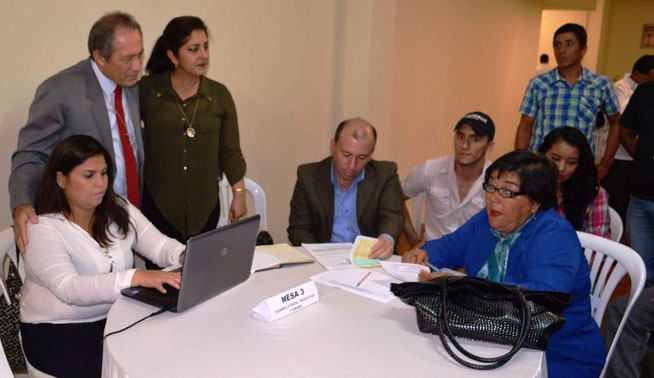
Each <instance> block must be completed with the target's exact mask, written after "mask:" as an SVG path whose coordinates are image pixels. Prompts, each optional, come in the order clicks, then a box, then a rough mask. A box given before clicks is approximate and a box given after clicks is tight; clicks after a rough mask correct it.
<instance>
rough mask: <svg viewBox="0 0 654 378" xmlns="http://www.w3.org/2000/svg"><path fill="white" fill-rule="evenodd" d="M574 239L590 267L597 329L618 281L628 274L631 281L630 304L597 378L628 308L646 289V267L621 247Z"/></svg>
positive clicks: (586, 237) (593, 237)
mask: <svg viewBox="0 0 654 378" xmlns="http://www.w3.org/2000/svg"><path fill="white" fill-rule="evenodd" d="M577 236H578V237H579V242H580V243H581V246H582V247H583V248H584V253H585V255H586V259H587V260H588V261H589V264H590V280H591V290H590V304H591V314H592V316H593V319H595V322H597V325H598V326H601V324H602V319H603V318H604V312H605V311H606V307H607V305H608V302H609V299H610V298H611V295H612V294H613V291H614V290H615V288H616V286H618V283H619V282H620V280H622V278H623V277H624V276H625V274H629V278H630V279H631V291H630V293H629V301H628V302H627V308H626V309H625V312H624V316H623V317H622V319H621V320H620V325H619V326H618V329H617V331H616V333H615V337H614V338H613V342H612V343H611V347H610V348H609V352H608V353H607V355H606V363H605V364H604V369H602V374H601V375H600V376H601V377H603V376H604V374H605V372H606V367H607V366H608V364H609V360H610V359H611V355H612V354H613V350H614V349H615V345H616V343H617V341H618V339H619V338H620V333H621V332H622V327H624V324H625V322H626V321H627V318H628V317H629V313H630V312H631V308H632V307H633V305H634V303H635V301H636V299H637V298H638V296H639V295H640V293H641V292H642V291H643V286H645V263H644V262H643V259H642V258H641V257H640V255H639V254H638V253H636V251H634V250H633V249H631V248H629V247H627V246H625V245H623V244H620V243H617V242H614V241H612V240H609V239H606V238H603V237H600V236H597V235H591V234H588V233H585V232H581V231H577Z"/></svg>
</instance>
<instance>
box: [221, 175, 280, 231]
mask: <svg viewBox="0 0 654 378" xmlns="http://www.w3.org/2000/svg"><path fill="white" fill-rule="evenodd" d="M219 188H220V218H218V227H220V226H224V225H226V224H228V223H229V206H230V205H231V203H232V199H233V198H234V194H233V193H232V187H231V186H230V185H229V181H227V178H226V177H225V176H224V175H223V178H222V180H220V184H219ZM245 190H246V191H247V192H248V193H250V195H251V196H252V200H253V201H254V213H255V214H259V215H261V221H260V222H259V231H268V221H267V218H266V193H264V191H263V189H262V188H261V186H259V184H257V183H256V182H254V181H252V180H250V179H249V178H247V177H246V178H245Z"/></svg>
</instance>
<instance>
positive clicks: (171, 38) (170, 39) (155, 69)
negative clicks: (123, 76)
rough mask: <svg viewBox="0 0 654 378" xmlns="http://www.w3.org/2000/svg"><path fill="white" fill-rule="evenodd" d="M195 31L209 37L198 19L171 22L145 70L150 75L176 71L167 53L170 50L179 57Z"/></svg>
mask: <svg viewBox="0 0 654 378" xmlns="http://www.w3.org/2000/svg"><path fill="white" fill-rule="evenodd" d="M194 30H202V31H204V32H205V34H207V36H208V35H209V31H208V30H207V26H206V25H205V24H204V22H203V21H202V20H201V19H200V18H198V17H195V16H181V17H175V18H173V19H172V20H170V22H168V25H166V28H165V29H164V31H163V34H161V36H160V37H159V38H158V39H157V42H156V43H155V44H154V47H153V48H152V53H151V54H150V59H148V63H147V64H146V65H145V70H146V71H147V72H148V73H151V74H155V73H160V72H166V71H169V70H172V69H174V68H175V65H173V62H171V61H170V59H169V58H168V55H167V54H166V51H168V50H170V51H172V52H173V54H174V55H175V56H177V54H178V52H179V49H180V48H181V47H182V46H183V45H184V44H185V43H186V42H187V41H188V40H189V38H191V33H193V31H194Z"/></svg>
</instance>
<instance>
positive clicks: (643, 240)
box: [627, 196, 654, 287]
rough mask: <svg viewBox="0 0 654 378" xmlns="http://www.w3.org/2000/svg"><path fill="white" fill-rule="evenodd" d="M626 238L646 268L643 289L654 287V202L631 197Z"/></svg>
mask: <svg viewBox="0 0 654 378" xmlns="http://www.w3.org/2000/svg"><path fill="white" fill-rule="evenodd" d="M627 237H628V238H629V243H630V244H631V248H633V249H634V250H635V251H636V252H638V254H639V255H640V256H641V257H642V258H643V261H644V262H645V268H647V281H646V282H645V287H650V286H654V201H648V200H645V199H642V198H638V197H634V196H631V200H630V201H629V207H628V209H627Z"/></svg>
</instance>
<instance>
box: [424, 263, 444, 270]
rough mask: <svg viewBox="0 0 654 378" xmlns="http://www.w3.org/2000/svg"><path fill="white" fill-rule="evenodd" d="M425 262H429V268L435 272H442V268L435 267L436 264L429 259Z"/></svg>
mask: <svg viewBox="0 0 654 378" xmlns="http://www.w3.org/2000/svg"><path fill="white" fill-rule="evenodd" d="M425 264H427V266H428V267H429V269H431V270H432V271H433V272H434V273H440V272H441V270H440V269H438V268H437V267H435V266H434V265H433V264H432V263H430V262H429V261H425Z"/></svg>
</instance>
